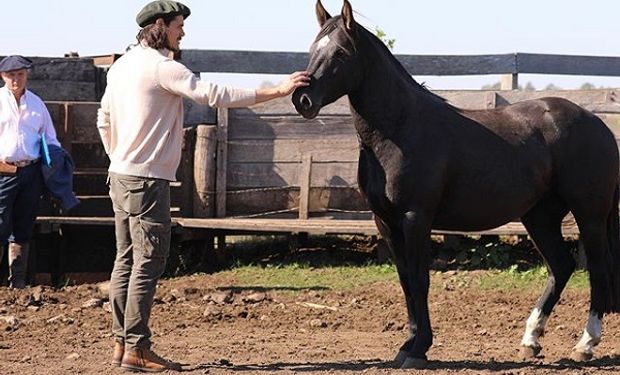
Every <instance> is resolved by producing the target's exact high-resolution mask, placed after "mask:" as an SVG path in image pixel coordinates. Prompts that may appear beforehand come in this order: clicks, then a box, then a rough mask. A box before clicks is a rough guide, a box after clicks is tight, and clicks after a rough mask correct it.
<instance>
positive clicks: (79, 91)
mask: <svg viewBox="0 0 620 375" xmlns="http://www.w3.org/2000/svg"><path fill="white" fill-rule="evenodd" d="M28 89H29V90H31V91H32V92H34V93H35V94H37V95H38V96H39V97H40V98H41V99H42V100H44V101H74V102H94V101H97V100H98V96H97V84H96V83H95V82H77V81H56V80H40V81H37V80H32V81H30V80H29V81H28Z"/></svg>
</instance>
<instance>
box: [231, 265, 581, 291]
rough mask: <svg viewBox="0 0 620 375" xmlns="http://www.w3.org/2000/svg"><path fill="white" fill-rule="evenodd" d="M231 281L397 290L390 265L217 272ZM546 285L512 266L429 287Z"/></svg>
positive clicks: (543, 274)
mask: <svg viewBox="0 0 620 375" xmlns="http://www.w3.org/2000/svg"><path fill="white" fill-rule="evenodd" d="M221 274H222V276H228V277H231V278H233V279H234V280H235V283H236V285H235V286H237V287H240V288H263V289H276V290H281V291H285V292H286V291H289V292H297V291H302V290H316V291H320V290H336V291H338V290H350V289H352V288H355V287H359V286H363V285H367V284H372V283H376V282H386V281H387V282H393V283H394V285H395V287H398V275H397V274H396V268H395V267H394V266H393V265H391V264H372V263H370V264H366V265H343V266H323V267H315V266H312V265H309V264H304V263H288V264H285V265H282V264H281V265H271V264H269V265H240V266H237V267H233V268H232V269H230V270H228V271H223V272H221ZM546 282H547V270H546V268H545V267H542V266H539V267H534V268H530V269H528V270H525V271H519V270H518V269H517V267H516V266H514V267H511V268H509V269H506V270H491V271H483V272H470V271H457V272H454V273H452V274H451V275H450V276H446V274H445V273H442V272H432V273H431V287H432V288H433V289H434V290H437V289H441V288H446V287H449V288H454V289H460V288H480V289H495V290H497V289H499V290H509V289H532V290H542V289H543V288H544V286H545V284H546ZM568 288H575V289H585V288H589V279H588V274H587V272H585V271H577V272H575V273H574V274H573V276H572V278H571V279H570V281H569V283H568Z"/></svg>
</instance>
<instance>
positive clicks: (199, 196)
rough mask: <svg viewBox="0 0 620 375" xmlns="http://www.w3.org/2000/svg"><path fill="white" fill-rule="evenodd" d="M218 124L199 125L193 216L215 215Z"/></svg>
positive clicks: (197, 129) (195, 153)
mask: <svg viewBox="0 0 620 375" xmlns="http://www.w3.org/2000/svg"><path fill="white" fill-rule="evenodd" d="M216 152H217V126H215V125H198V127H197V128H196V147H195V149H194V189H193V196H194V199H193V201H194V203H193V217H199V218H207V217H213V216H215V194H214V192H215V173H216V172H215V168H216V167H215V163H216V161H215V154H216Z"/></svg>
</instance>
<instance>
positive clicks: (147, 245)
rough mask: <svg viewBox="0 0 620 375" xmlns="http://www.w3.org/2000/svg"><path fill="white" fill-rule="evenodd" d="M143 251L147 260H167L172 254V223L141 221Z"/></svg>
mask: <svg viewBox="0 0 620 375" xmlns="http://www.w3.org/2000/svg"><path fill="white" fill-rule="evenodd" d="M140 228H141V231H140V232H141V237H142V251H143V252H144V257H145V258H158V259H166V258H168V254H169V252H170V223H168V224H164V223H154V222H152V221H147V220H144V219H142V218H141V219H140Z"/></svg>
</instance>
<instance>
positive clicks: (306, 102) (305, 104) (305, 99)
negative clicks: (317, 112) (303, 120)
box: [299, 94, 312, 109]
mask: <svg viewBox="0 0 620 375" xmlns="http://www.w3.org/2000/svg"><path fill="white" fill-rule="evenodd" d="M299 102H300V103H301V107H302V108H304V109H309V108H311V107H312V99H310V96H309V95H308V94H303V95H302V96H301V98H299Z"/></svg>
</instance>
